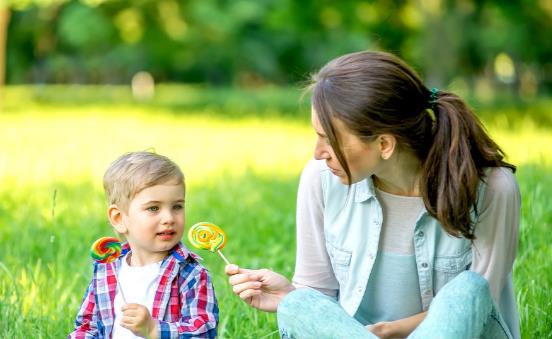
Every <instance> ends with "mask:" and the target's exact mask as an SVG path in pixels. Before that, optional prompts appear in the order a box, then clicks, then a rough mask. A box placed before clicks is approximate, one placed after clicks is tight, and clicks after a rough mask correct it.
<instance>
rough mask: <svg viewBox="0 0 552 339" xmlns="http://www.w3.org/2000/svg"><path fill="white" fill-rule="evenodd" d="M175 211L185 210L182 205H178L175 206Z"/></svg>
mask: <svg viewBox="0 0 552 339" xmlns="http://www.w3.org/2000/svg"><path fill="white" fill-rule="evenodd" d="M173 208H174V209H175V210H181V209H182V208H183V206H182V204H176V205H174V206H173Z"/></svg>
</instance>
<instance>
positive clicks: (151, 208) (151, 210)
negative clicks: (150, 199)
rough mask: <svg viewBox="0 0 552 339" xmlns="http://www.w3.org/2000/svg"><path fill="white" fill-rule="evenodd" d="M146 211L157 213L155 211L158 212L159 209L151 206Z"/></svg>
mask: <svg viewBox="0 0 552 339" xmlns="http://www.w3.org/2000/svg"><path fill="white" fill-rule="evenodd" d="M147 210H148V211H150V212H157V211H159V207H157V206H151V207H148V208H147Z"/></svg>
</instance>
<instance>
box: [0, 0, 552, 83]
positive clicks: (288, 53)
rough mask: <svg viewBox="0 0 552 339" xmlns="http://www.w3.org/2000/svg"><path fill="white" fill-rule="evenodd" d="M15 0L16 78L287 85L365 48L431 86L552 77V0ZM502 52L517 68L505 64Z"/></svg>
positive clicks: (11, 59)
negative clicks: (400, 62) (395, 60)
mask: <svg viewBox="0 0 552 339" xmlns="http://www.w3.org/2000/svg"><path fill="white" fill-rule="evenodd" d="M0 1H8V0H0ZM9 1H10V2H8V7H7V8H9V9H11V10H12V11H13V12H12V15H11V21H10V24H9V30H10V36H9V39H8V42H7V43H8V46H9V47H8V51H7V52H8V58H7V62H8V73H7V79H8V81H10V82H13V83H17V82H85V83H128V82H129V81H130V79H131V78H132V76H133V75H134V74H136V73H137V72H139V71H147V72H149V73H151V74H152V75H153V77H154V78H155V80H156V81H157V82H159V81H178V82H204V83H209V84H216V85H229V84H238V85H240V86H246V87H247V86H249V87H251V86H259V85H261V84H265V83H277V84H287V83H292V82H296V81H297V80H304V79H305V75H306V74H307V73H308V72H311V71H312V70H313V69H315V68H317V67H320V66H322V65H323V64H324V63H325V62H327V61H328V60H330V59H332V58H333V57H336V56H338V55H340V54H344V53H348V52H352V51H358V50H365V49H376V50H377V49H383V50H387V51H390V52H393V53H396V54H398V55H400V56H401V57H403V58H404V59H406V60H407V61H408V62H409V63H411V64H413V65H414V67H415V68H416V69H417V70H418V71H420V72H421V73H422V74H423V76H424V78H426V79H427V80H428V83H429V84H430V85H432V86H447V85H448V84H449V83H450V82H451V81H453V80H455V79H457V78H458V77H459V74H461V75H462V76H461V79H460V80H461V81H463V82H464V83H466V84H467V85H466V86H467V87H469V88H475V87H477V86H478V82H479V80H480V79H481V77H485V78H486V79H487V81H488V82H489V81H490V83H491V85H493V86H498V87H500V86H502V87H506V88H510V89H515V88H517V87H520V88H521V87H524V88H525V91H526V92H527V93H529V92H530V91H534V88H535V86H536V85H535V84H536V83H537V84H540V85H541V86H542V84H546V83H547V81H548V83H550V81H552V65H551V62H550V60H552V39H549V38H548V36H549V35H550V32H551V28H552V5H551V3H552V2H551V1H550V0H512V1H509V2H507V3H504V2H501V1H497V0H494V1H493V0H484V1H475V0H379V1H356V0H342V1H334V0H186V1H184V0H117V1H115V0H111V1H106V0H80V1H79V0H9ZM8 11H9V10H8ZM4 22H7V20H4ZM0 32H1V29H0ZM0 37H1V35H0ZM498 56H501V57H500V58H498ZM0 60H1V59H0ZM500 60H502V61H504V60H506V61H507V60H511V63H512V64H513V76H512V77H504V76H499V75H498V74H497V73H496V72H497V70H504V69H505V68H504V67H498V66H499V65H503V66H504V65H506V64H505V63H504V62H502V63H501V62H500ZM497 62H498V63H497ZM506 63H509V61H507V62H506ZM503 75H504V74H503ZM505 79H507V80H506V82H507V83H506V82H504V81H505ZM512 79H513V80H512ZM549 89H550V88H549Z"/></svg>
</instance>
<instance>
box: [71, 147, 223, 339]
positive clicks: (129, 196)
mask: <svg viewBox="0 0 552 339" xmlns="http://www.w3.org/2000/svg"><path fill="white" fill-rule="evenodd" d="M104 188H105V193H106V196H107V200H108V204H109V207H108V209H107V213H108V217H109V221H110V222H111V225H112V226H113V227H114V228H115V231H117V233H119V234H120V235H122V236H124V237H125V238H126V240H127V243H125V244H123V251H122V253H121V256H120V257H119V258H118V259H117V260H116V261H114V262H113V263H110V264H101V263H96V264H94V276H93V278H92V281H91V282H90V285H89V286H88V289H87V290H86V293H85V295H84V299H83V301H82V305H81V308H80V310H79V313H78V314H77V318H76V320H75V329H74V330H73V332H71V333H70V334H69V338H114V339H117V338H138V337H145V338H176V337H178V338H182V337H185V338H215V336H216V327H217V323H218V306H217V300H216V298H215V292H214V289H213V286H212V284H211V280H210V278H209V275H208V274H207V270H206V269H205V268H204V267H202V266H201V265H200V264H199V263H198V257H197V256H196V255H195V254H193V253H191V252H190V251H189V250H188V249H187V248H186V247H185V246H184V245H183V244H182V242H181V241H180V239H181V238H182V233H183V228H184V192H185V185H184V176H183V174H182V172H181V171H180V169H179V168H178V166H177V165H176V164H175V163H173V162H172V161H171V160H169V159H168V158H166V157H164V156H161V155H158V154H155V153H151V152H134V153H127V154H124V155H123V156H121V157H119V158H118V159H117V160H115V161H114V162H113V163H112V164H111V165H110V166H109V168H108V169H107V171H106V173H105V175H104Z"/></svg>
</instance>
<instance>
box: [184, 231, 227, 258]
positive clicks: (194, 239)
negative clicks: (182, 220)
mask: <svg viewBox="0 0 552 339" xmlns="http://www.w3.org/2000/svg"><path fill="white" fill-rule="evenodd" d="M188 240H189V241H190V243H191V244H192V246H194V247H195V248H199V249H204V250H209V251H211V252H215V251H216V252H218V254H220V256H221V257H222V259H223V260H224V262H225V263H226V264H227V265H230V262H228V259H226V257H225V256H224V254H222V252H221V250H222V249H223V248H224V245H226V234H225V233H224V231H223V230H222V229H221V228H220V227H218V226H217V225H215V224H212V223H210V222H198V223H197V224H195V225H193V226H192V227H190V230H189V231H188Z"/></svg>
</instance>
